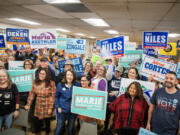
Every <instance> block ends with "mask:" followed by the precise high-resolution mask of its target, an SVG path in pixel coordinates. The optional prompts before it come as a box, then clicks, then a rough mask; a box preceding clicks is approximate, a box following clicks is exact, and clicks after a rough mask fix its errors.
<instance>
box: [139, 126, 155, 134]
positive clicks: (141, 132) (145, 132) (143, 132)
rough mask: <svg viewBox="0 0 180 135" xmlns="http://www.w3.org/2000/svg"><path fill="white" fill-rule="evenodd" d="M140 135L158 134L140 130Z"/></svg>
mask: <svg viewBox="0 0 180 135" xmlns="http://www.w3.org/2000/svg"><path fill="white" fill-rule="evenodd" d="M138 135H157V134H156V133H153V132H150V131H148V130H146V129H144V128H140V130H139V134H138Z"/></svg>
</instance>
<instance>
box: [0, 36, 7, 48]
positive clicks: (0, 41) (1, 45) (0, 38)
mask: <svg viewBox="0 0 180 135" xmlns="http://www.w3.org/2000/svg"><path fill="white" fill-rule="evenodd" d="M5 48H6V45H5V41H4V36H3V35H0V49H5Z"/></svg>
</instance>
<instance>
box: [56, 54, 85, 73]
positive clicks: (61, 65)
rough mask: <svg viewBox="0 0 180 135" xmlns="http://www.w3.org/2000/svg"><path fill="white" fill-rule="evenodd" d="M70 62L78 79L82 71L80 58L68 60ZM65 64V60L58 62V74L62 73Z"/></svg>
mask: <svg viewBox="0 0 180 135" xmlns="http://www.w3.org/2000/svg"><path fill="white" fill-rule="evenodd" d="M70 60H71V61H72V62H73V66H74V71H75V72H76V74H77V76H78V77H80V76H81V75H82V73H83V71H84V67H83V64H82V59H81V57H78V58H74V59H70ZM65 62H66V60H61V61H58V65H59V70H60V72H64V64H65Z"/></svg>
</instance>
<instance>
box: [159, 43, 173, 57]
mask: <svg viewBox="0 0 180 135" xmlns="http://www.w3.org/2000/svg"><path fill="white" fill-rule="evenodd" d="M176 47H177V43H168V45H167V48H166V49H159V54H160V55H173V56H176V55H177V48H176Z"/></svg>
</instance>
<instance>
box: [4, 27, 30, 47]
mask: <svg viewBox="0 0 180 135" xmlns="http://www.w3.org/2000/svg"><path fill="white" fill-rule="evenodd" d="M6 41H7V42H6V43H7V44H20V45H29V30H28V29H14V28H7V29H6Z"/></svg>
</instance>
